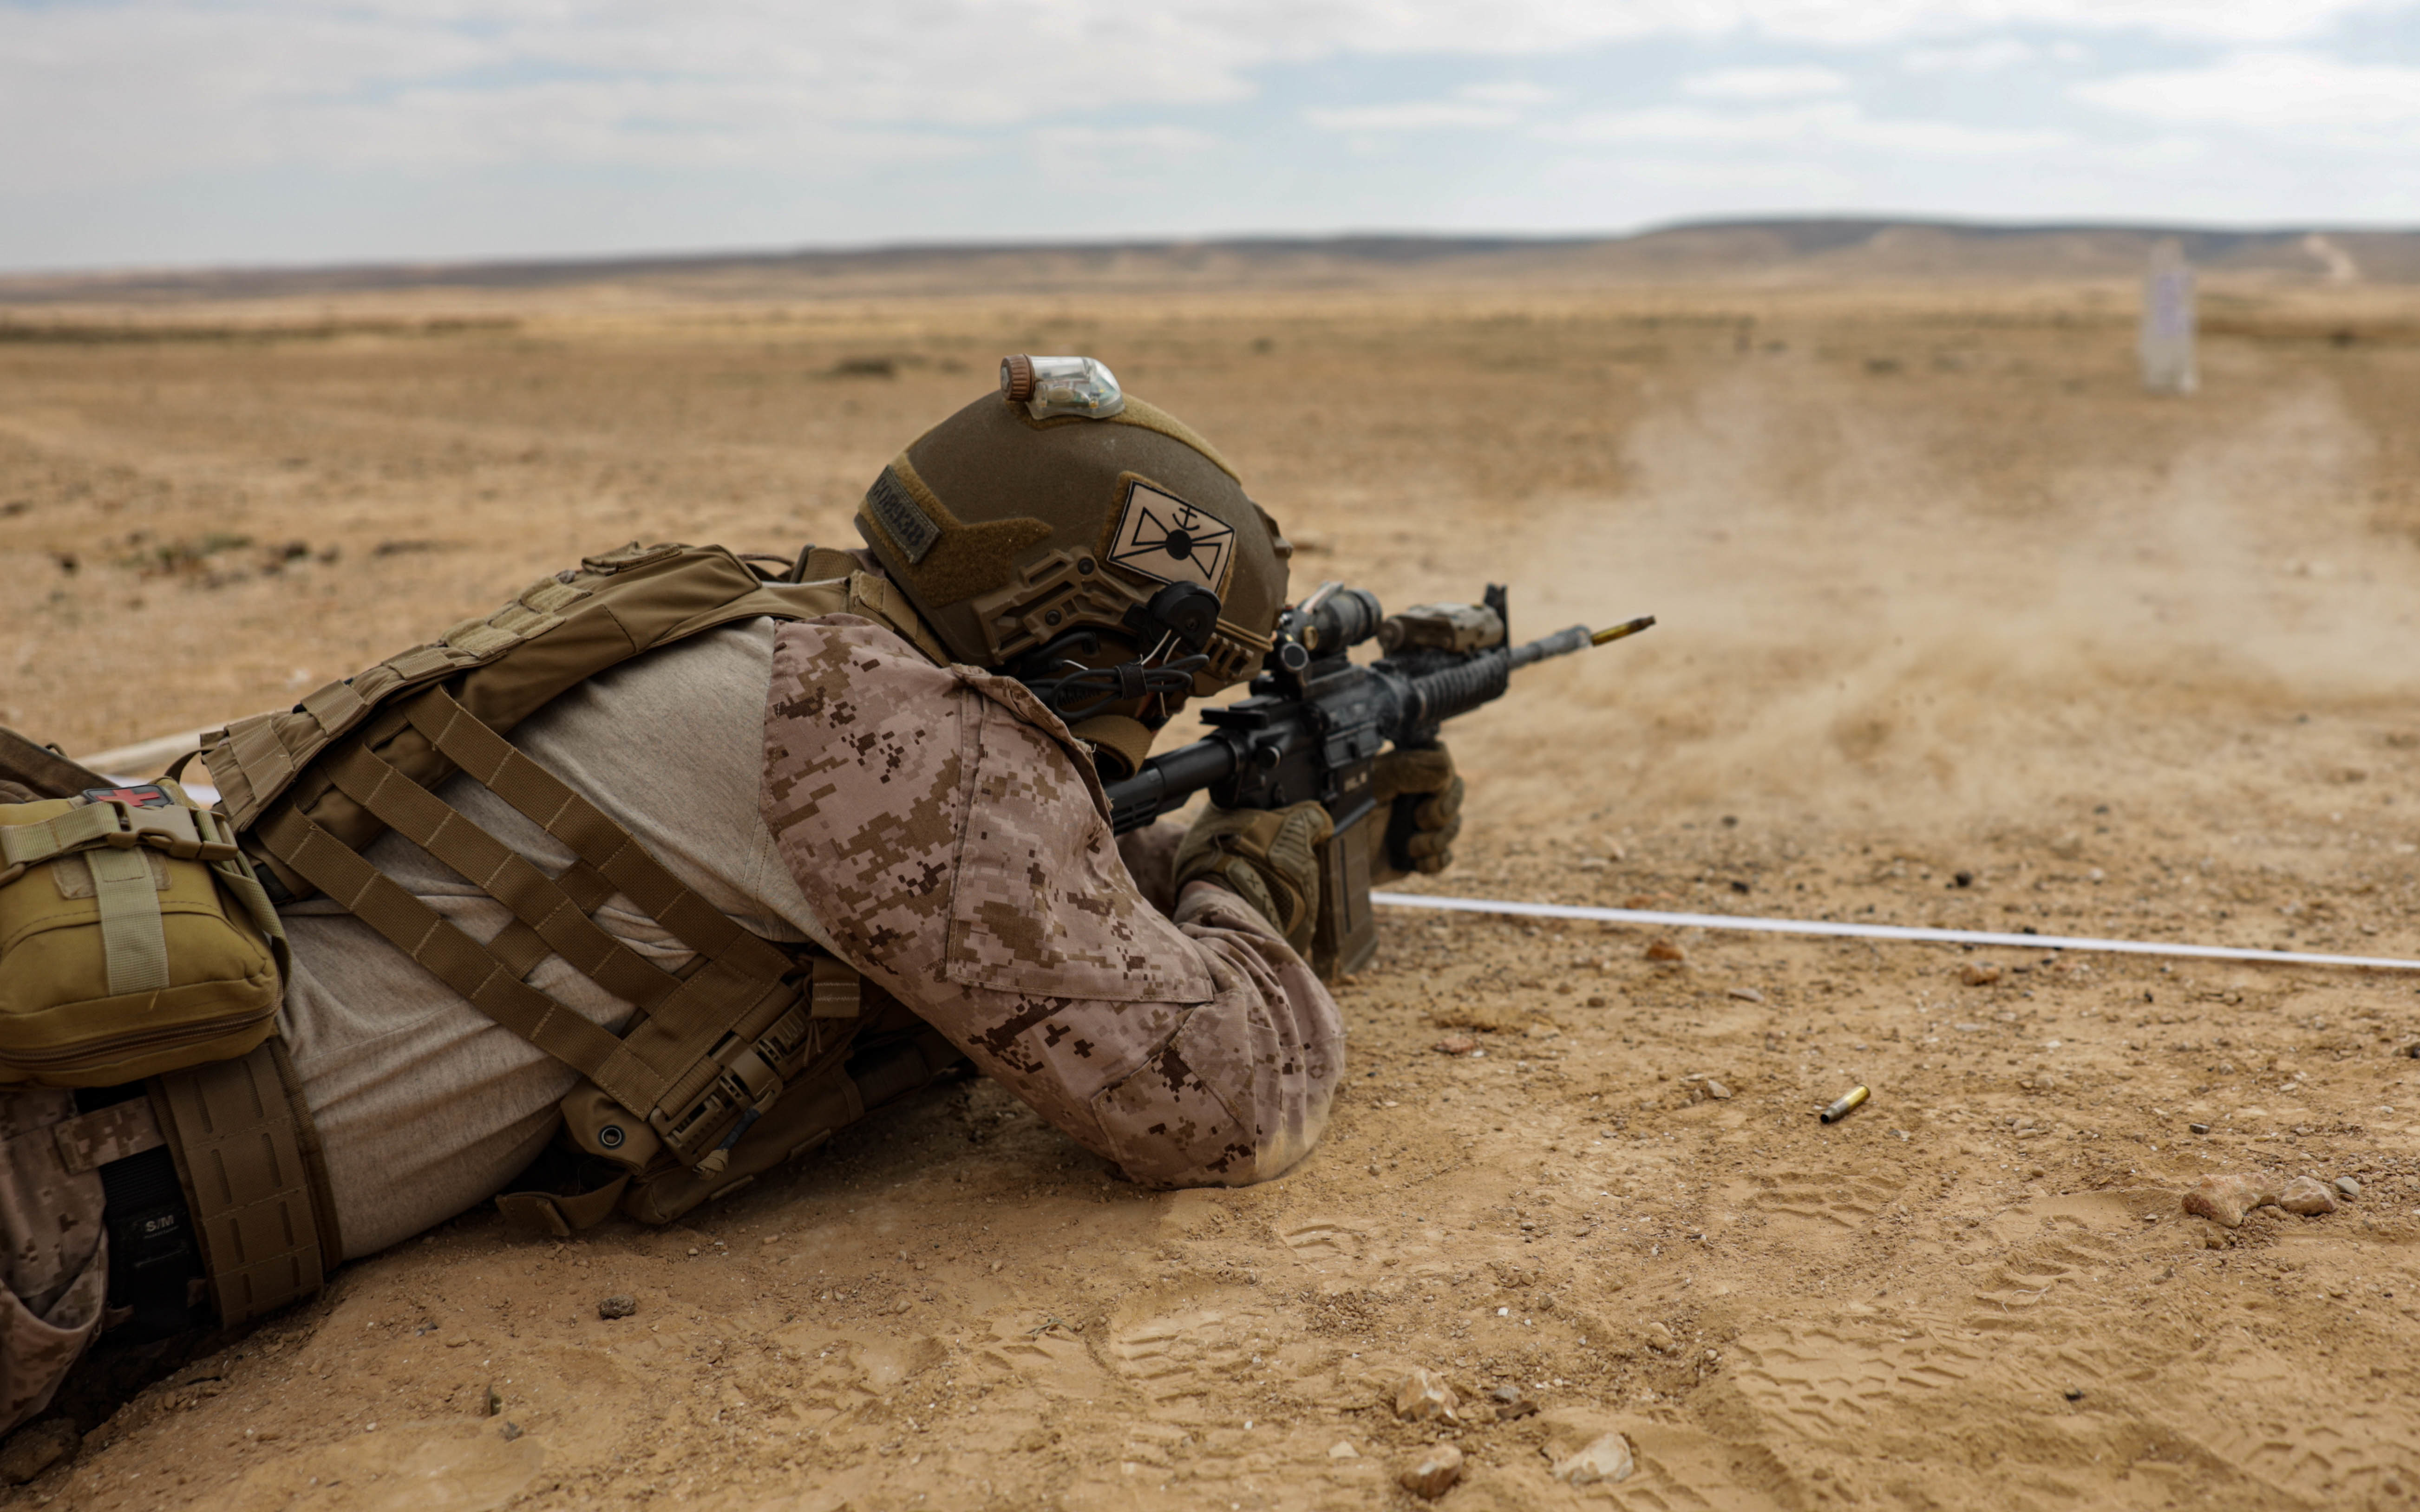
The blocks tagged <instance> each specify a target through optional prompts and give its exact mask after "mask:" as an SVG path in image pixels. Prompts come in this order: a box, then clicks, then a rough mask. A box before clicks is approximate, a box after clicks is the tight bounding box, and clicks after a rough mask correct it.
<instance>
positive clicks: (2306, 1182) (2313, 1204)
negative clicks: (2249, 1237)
mask: <svg viewBox="0 0 2420 1512" xmlns="http://www.w3.org/2000/svg"><path fill="white" fill-rule="evenodd" d="M2277 1206H2279V1207H2281V1208H2283V1209H2285V1210H2286V1211H2288V1212H2292V1213H2299V1214H2301V1215H2302V1216H2303V1217H2305V1218H2317V1217H2319V1215H2320V1214H2321V1213H2328V1212H2334V1211H2336V1199H2335V1193H2333V1192H2330V1191H2329V1190H2328V1189H2327V1188H2326V1187H2325V1186H2322V1185H2320V1184H2319V1182H2318V1181H2316V1180H2312V1179H2311V1178H2310V1177H2307V1176H2297V1177H2295V1178H2294V1179H2293V1180H2290V1181H2288V1182H2287V1183H2286V1185H2285V1188H2284V1189H2283V1190H2282V1191H2280V1192H2279V1193H2278V1194H2277Z"/></svg>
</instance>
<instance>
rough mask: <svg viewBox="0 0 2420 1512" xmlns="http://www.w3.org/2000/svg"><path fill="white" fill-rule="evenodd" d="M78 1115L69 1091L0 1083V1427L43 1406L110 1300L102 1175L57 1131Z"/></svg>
mask: <svg viewBox="0 0 2420 1512" xmlns="http://www.w3.org/2000/svg"><path fill="white" fill-rule="evenodd" d="M75 1112H76V1108H75V1094H74V1093H72V1092H68V1091H63V1090H60V1089H58V1088H48V1087H26V1088H5V1089H0V1154H5V1159H0V1241H5V1242H6V1244H7V1249H6V1251H5V1252H4V1253H0V1434H5V1433H7V1432H8V1431H9V1430H10V1429H12V1428H14V1427H17V1426H18V1425H19V1424H21V1423H23V1422H24V1421H25V1420H26V1419H27V1418H30V1417H32V1416H34V1415H35V1414H36V1413H38V1412H41V1410H42V1409H43V1408H45V1407H48V1406H50V1404H51V1397H52V1396H53V1395H54V1394H55V1393H56V1392H57V1391H58V1389H59V1382H60V1381H63V1380H65V1379H66V1378H67V1373H68V1367H69V1366H70V1365H74V1364H75V1362H76V1357H77V1356H79V1355H81V1354H82V1353H84V1350H85V1345H87V1344H90V1343H91V1342H92V1337H93V1335H95V1334H97V1333H99V1332H100V1330H101V1311H102V1309H103V1307H104V1306H105V1305H106V1304H107V1301H108V1292H109V1245H108V1242H107V1240H106V1238H105V1237H104V1234H103V1231H102V1228H101V1177H100V1175H99V1173H97V1172H94V1171H84V1172H73V1171H70V1170H69V1169H68V1166H67V1163H66V1161H65V1160H64V1159H63V1158H62V1157H61V1155H60V1151H59V1147H58V1140H57V1137H56V1134H57V1129H58V1126H59V1125H60V1124H62V1123H64V1122H66V1121H67V1120H68V1119H72V1118H74V1117H75Z"/></svg>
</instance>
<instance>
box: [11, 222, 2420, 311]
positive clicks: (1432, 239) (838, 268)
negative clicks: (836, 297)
mask: <svg viewBox="0 0 2420 1512" xmlns="http://www.w3.org/2000/svg"><path fill="white" fill-rule="evenodd" d="M2164 237H2173V238H2175V239H2177V240H2179V241H2180V243H2182V245H2183V247H2184V250H2185V254H2186V255H2187V256H2188V257H2190V258H2191V259H2192V260H2193V261H2194V262H2195V264H2196V265H2198V266H2201V267H2204V268H2207V269H2209V270H2211V271H2213V272H2244V273H2262V274H2269V275H2273V276H2278V277H2282V278H2286V279H2290V280H2298V281H2308V282H2313V283H2325V282H2337V283H2354V282H2358V283H2379V284H2406V283H2420V231H2381V230H2342V229H2329V228H2289V229H2272V230H2256V231H2234V230H2212V229H2208V228H2200V227H2193V226H2159V225H2102V224H2031V225H2019V224H2009V225H1998V224H1978V223H1965V222H1947V221H1903V220H1889V219H1858V218H1846V217H1842V218H1804V219H1773V220H1743V221H1705V222H1694V223H1687V224H1677V225H1671V226H1665V227H1661V228H1658V229H1655V230H1651V231H1644V232H1640V233H1638V234H1637V235H1633V236H1626V237H1519V236H1411V235H1404V236H1388V235H1354V236H1336V237H1233V238H1222V239H1204V240H1198V241H1186V240H1151V241H1133V242H1102V243H1070V244H1041V243H1036V244H995V245H983V246H976V245H937V244H921V245H899V246H887V247H868V248H858V249H848V250H800V251H790V252H765V253H704V254H682V255H657V256H618V257H595V258H566V259H553V260H544V261H537V260H532V261H496V262H463V263H392V264H362V265H355V266H339V267H327V268H298V269H195V270H158V271H135V272H111V273H39V274H18V275H0V305H12V304H13V305H37V304H45V303H57V302H69V301H112V302H115V301H135V302H147V301H186V300H195V299H200V300H211V299H223V300H244V299H271V298H281V297H292V296H298V295H302V296H307V295H313V294H339V293H362V292H371V291H393V290H407V289H415V288H421V289H458V290H473V289H492V290H514V289H538V288H559V287H572V286H577V285H606V284H645V285H666V286H667V287H670V288H681V289H686V290H687V291H689V292H691V293H696V294H701V295H710V294H721V295H723V296H725V297H740V296H769V297H778V296H779V295H781V294H783V293H793V294H800V295H806V294H813V293H815V292H820V291H831V292H843V291H847V290H849V289H851V288H854V287H864V288H865V289H866V290H867V291H868V292H871V291H872V289H873V288H874V287H876V286H888V287H893V288H914V289H919V290H931V289H940V288H949V287H966V286H980V287H988V288H996V289H1002V290H1008V289H1024V288H1039V287H1046V286H1047V287H1066V286H1076V285H1099V286H1111V287H1125V288H1140V287H1148V286H1159V285H1221V284H1237V285H1242V284H1258V283H1288V284H1293V283H1309V284H1313V285H1317V284H1329V283H1332V284H1339V285H1351V284H1373V283H1384V282H1389V281H1394V280H1399V279H1404V278H1407V277H1408V278H1438V277H1443V278H1461V277H1472V278H1504V277H1523V278H1534V279H1538V280H1540V281H1543V282H1545V283H1550V284H1558V285H1561V284H1571V283H1598V282H1614V283H1621V282H1683V281H1691V280H1698V279H1705V280H1716V281H1730V280H1735V279H1748V280H1752V281H1760V282H1785V283H1786V282H1802V281H1803V282H1828V281H1835V280H1837V281H1841V282H1863V281H1869V280H1887V279H1905V278H1919V277H1920V278H1929V279H1931V278H1949V279H1955V278H1962V277H1974V278H1989V279H1995V280H2006V279H2020V280H2022V279H2073V278H2107V277H2124V276H2131V275H2132V274H2133V273H2135V272H2137V271H2139V270H2141V268H2142V266H2143V261H2144V258H2145V256H2146V255H2147V254H2148V252H2149V248H2150V245H2151V243H2152V242H2153V241H2155V240H2157V239H2161V238H2164Z"/></svg>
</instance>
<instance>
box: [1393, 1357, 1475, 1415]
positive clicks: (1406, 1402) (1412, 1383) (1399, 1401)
mask: <svg viewBox="0 0 2420 1512" xmlns="http://www.w3.org/2000/svg"><path fill="white" fill-rule="evenodd" d="M1461 1405H1462V1398H1460V1397H1458V1396H1455V1395H1454V1394H1453V1388H1452V1387H1451V1386H1449V1385H1447V1384H1446V1383H1445V1381H1444V1380H1443V1379H1442V1378H1440V1377H1438V1376H1436V1375H1435V1374H1434V1373H1432V1372H1430V1371H1427V1370H1418V1369H1416V1370H1414V1371H1413V1372H1412V1373H1411V1374H1410V1375H1408V1376H1405V1377H1404V1383H1403V1384H1402V1385H1400V1386H1398V1387H1396V1388H1395V1415H1396V1416H1397V1417H1400V1418H1402V1419H1403V1420H1404V1422H1406V1423H1433V1422H1438V1421H1443V1422H1448V1423H1451V1422H1454V1421H1455V1420H1456V1419H1455V1416H1454V1409H1455V1408H1457V1407H1459V1406H1461Z"/></svg>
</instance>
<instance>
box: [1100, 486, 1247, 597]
mask: <svg viewBox="0 0 2420 1512" xmlns="http://www.w3.org/2000/svg"><path fill="white" fill-rule="evenodd" d="M1108 556H1109V564H1110V565H1111V566H1117V567H1124V568H1125V569H1126V570H1127V571H1128V572H1132V573H1137V574H1140V576H1142V577H1145V578H1149V579H1153V580H1154V581H1156V582H1164V583H1199V584H1201V585H1202V587H1204V588H1207V589H1209V590H1210V591H1211V592H1212V593H1214V594H1223V593H1225V592H1226V588H1227V572H1228V568H1230V567H1231V566H1233V564H1234V557H1235V532H1234V531H1233V528H1232V527H1230V526H1229V525H1228V524H1227V523H1226V522H1225V521H1223V520H1221V519H1219V518H1218V517H1217V516H1215V515H1212V514H1210V513H1208V512H1207V511H1204V510H1201V509H1197V508H1195V507H1194V506H1193V505H1191V504H1188V503H1187V502H1186V501H1184V500H1182V499H1179V498H1177V497H1176V496H1175V495H1174V494H1171V493H1167V492H1164V491H1162V490H1161V489H1158V488H1155V487H1153V486H1151V485H1150V484H1147V483H1142V482H1129V483H1128V484H1127V485H1126V503H1125V512H1124V513H1123V514H1121V515H1120V516H1119V517H1118V529H1117V533H1116V534H1115V535H1114V536H1112V537H1110V540H1109V552H1108Z"/></svg>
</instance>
